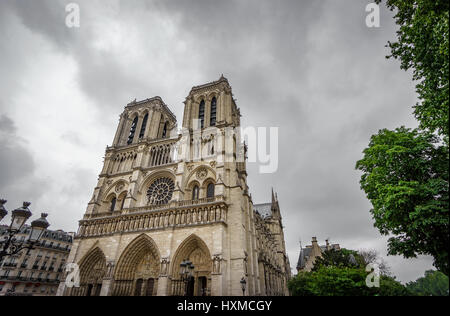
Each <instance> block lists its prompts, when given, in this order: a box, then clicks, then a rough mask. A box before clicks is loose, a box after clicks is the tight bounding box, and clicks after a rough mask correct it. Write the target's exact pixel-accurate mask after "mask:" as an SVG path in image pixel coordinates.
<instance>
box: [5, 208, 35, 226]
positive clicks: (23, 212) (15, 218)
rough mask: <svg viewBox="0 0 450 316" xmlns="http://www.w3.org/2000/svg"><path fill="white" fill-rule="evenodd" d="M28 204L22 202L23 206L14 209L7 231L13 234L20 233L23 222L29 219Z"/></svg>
mask: <svg viewBox="0 0 450 316" xmlns="http://www.w3.org/2000/svg"><path fill="white" fill-rule="evenodd" d="M30 205H31V203H30V202H23V206H22V207H20V208H16V209H15V210H14V211H12V214H11V225H10V226H9V229H10V230H11V231H13V232H17V231H20V229H21V228H22V226H23V225H24V224H25V222H26V221H27V220H28V219H29V218H30V217H31V215H32V213H31V211H30V210H29V209H28V206H30Z"/></svg>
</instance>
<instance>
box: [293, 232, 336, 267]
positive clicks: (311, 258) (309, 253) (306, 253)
mask: <svg viewBox="0 0 450 316" xmlns="http://www.w3.org/2000/svg"><path fill="white" fill-rule="evenodd" d="M331 249H335V250H339V249H341V248H340V246H339V244H330V243H329V241H328V240H325V245H319V244H318V242H317V238H316V237H313V238H312V242H311V245H308V246H306V247H305V248H302V247H300V256H299V258H298V262H297V271H298V272H301V271H306V272H308V271H311V269H312V268H313V267H314V262H315V261H316V258H318V257H322V254H323V252H324V251H327V250H331Z"/></svg>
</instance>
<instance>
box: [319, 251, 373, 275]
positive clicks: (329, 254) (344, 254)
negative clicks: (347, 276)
mask: <svg viewBox="0 0 450 316" xmlns="http://www.w3.org/2000/svg"><path fill="white" fill-rule="evenodd" d="M330 266H333V267H347V268H355V267H364V266H365V265H364V261H363V258H362V257H361V256H360V255H359V254H358V253H357V252H356V251H353V250H347V249H345V248H342V249H339V250H336V249H330V250H326V251H324V252H323V254H322V257H318V258H316V260H315V261H314V267H313V268H312V271H318V270H319V269H320V268H322V267H330Z"/></svg>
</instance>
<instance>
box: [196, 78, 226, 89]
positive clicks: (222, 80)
mask: <svg viewBox="0 0 450 316" xmlns="http://www.w3.org/2000/svg"><path fill="white" fill-rule="evenodd" d="M221 82H226V83H227V84H228V85H229V83H228V79H227V78H225V77H224V76H223V75H221V76H220V78H219V80H217V81H212V82H208V83H205V84H202V85H199V86H194V87H192V89H191V92H193V91H195V90H199V89H203V88H206V87H211V86H214V85H216V84H219V83H221Z"/></svg>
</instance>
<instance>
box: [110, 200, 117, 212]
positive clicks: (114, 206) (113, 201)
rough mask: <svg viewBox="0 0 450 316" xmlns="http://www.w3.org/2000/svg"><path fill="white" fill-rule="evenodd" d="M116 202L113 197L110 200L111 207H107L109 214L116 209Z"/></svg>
mask: <svg viewBox="0 0 450 316" xmlns="http://www.w3.org/2000/svg"><path fill="white" fill-rule="evenodd" d="M116 201H117V199H116V198H115V197H113V198H112V200H111V205H110V207H109V210H110V211H111V212H114V209H115V208H116Z"/></svg>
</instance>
